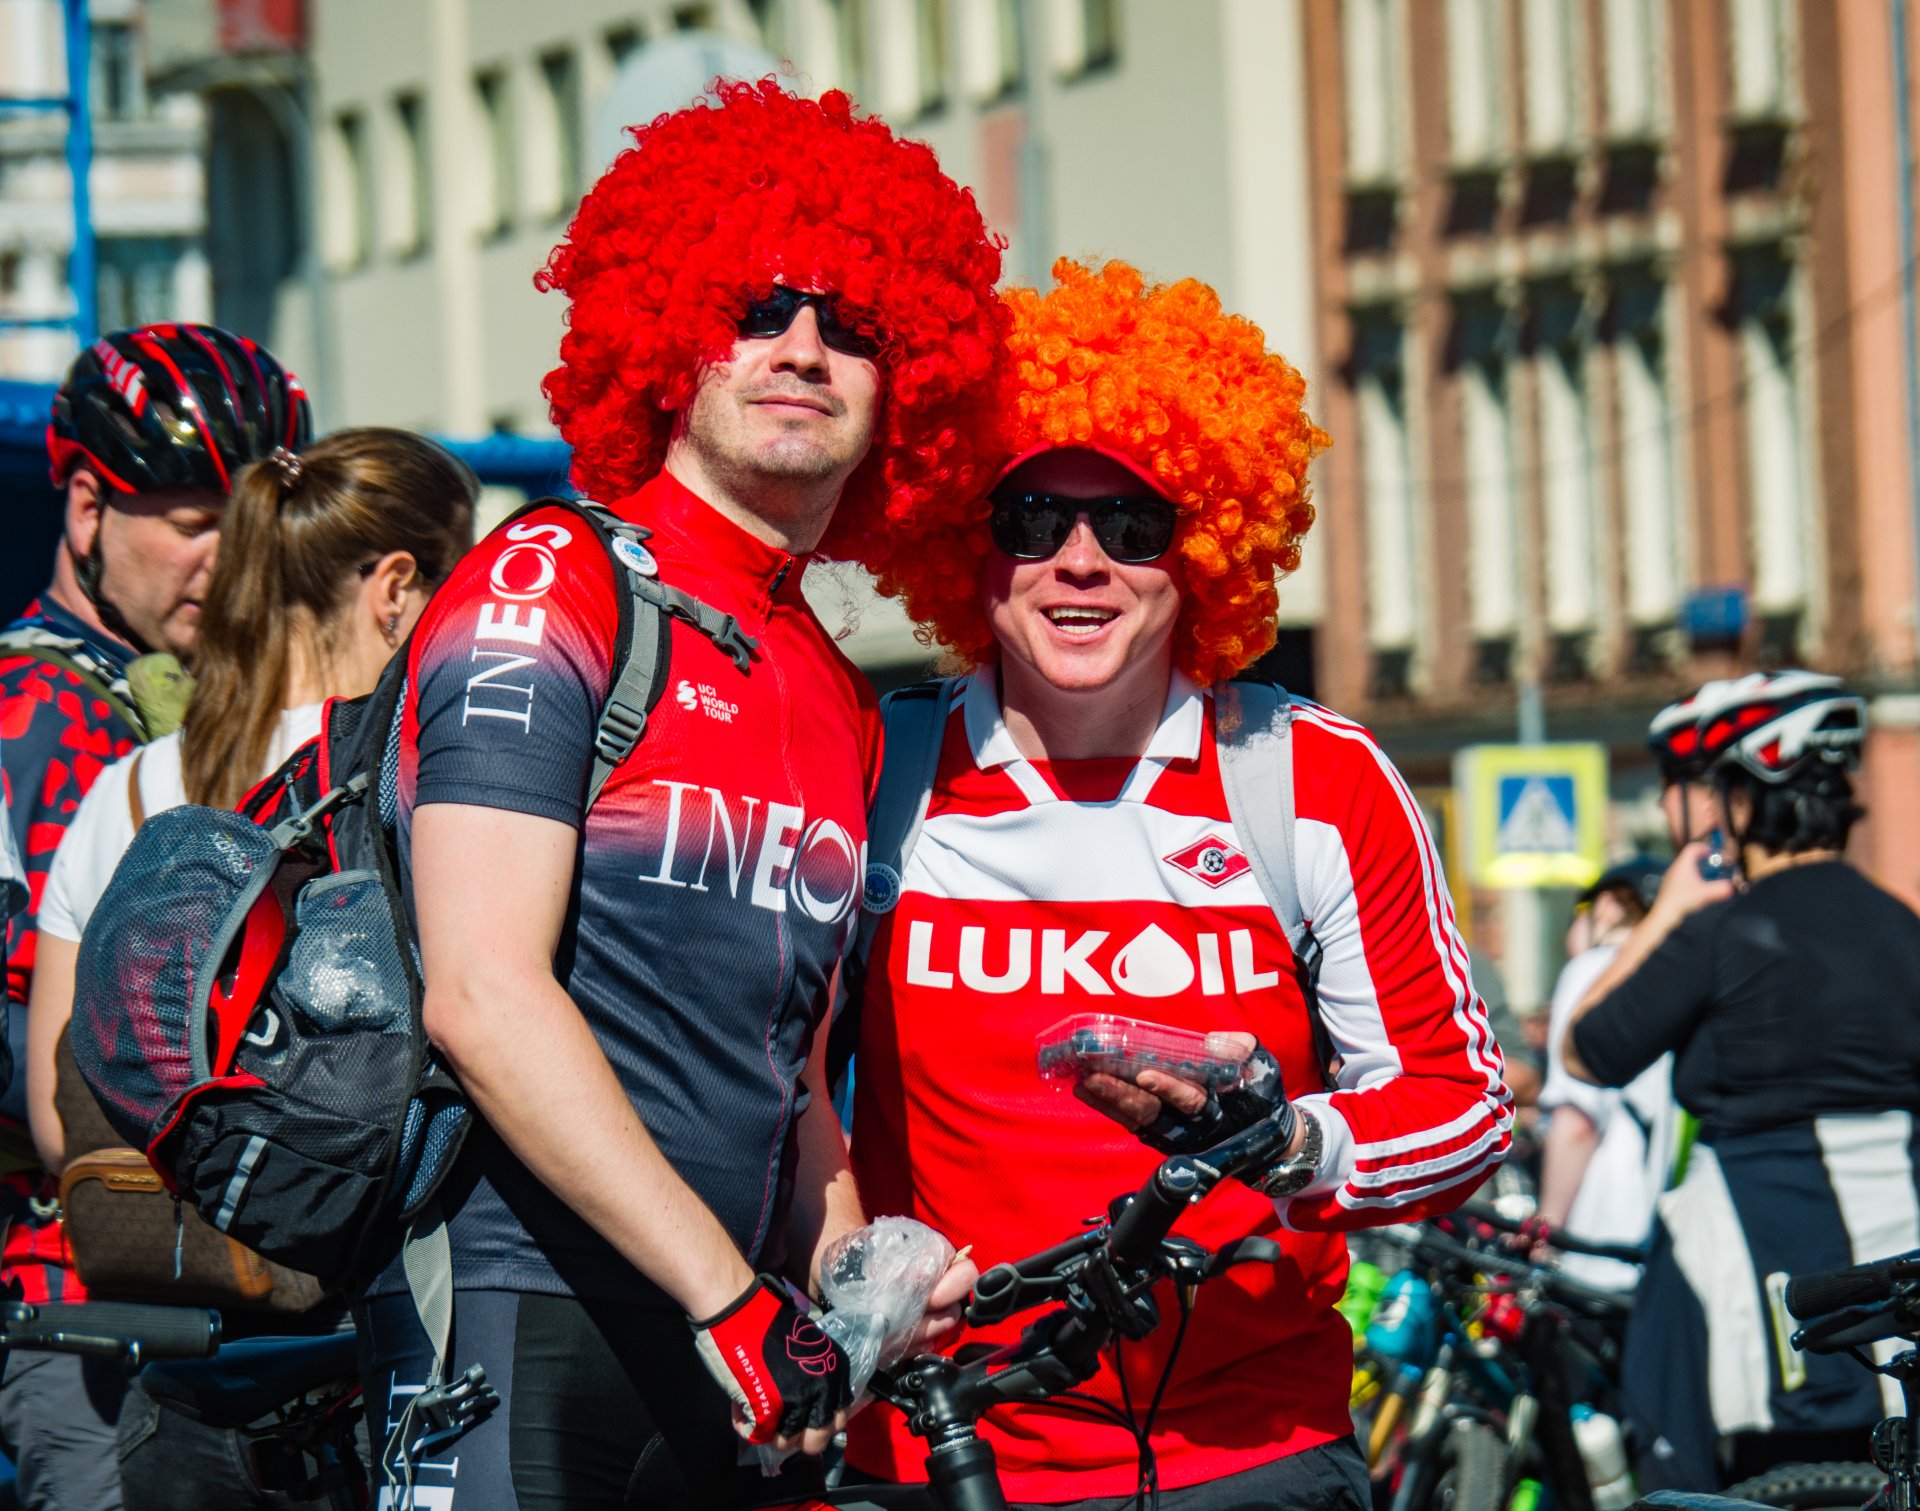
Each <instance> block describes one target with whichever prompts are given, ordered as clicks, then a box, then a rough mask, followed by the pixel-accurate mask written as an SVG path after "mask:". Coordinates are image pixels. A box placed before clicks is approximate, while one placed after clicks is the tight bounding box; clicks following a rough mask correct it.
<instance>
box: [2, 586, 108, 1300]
mask: <svg viewBox="0 0 1920 1511" xmlns="http://www.w3.org/2000/svg"><path fill="white" fill-rule="evenodd" d="M17 622H18V623H21V624H26V625H30V626H33V627H35V628H39V629H43V630H46V631H48V632H49V633H51V634H52V635H55V636H59V637H63V638H68V639H72V640H77V641H80V642H82V644H83V647H84V652H85V654H87V656H88V658H89V659H90V660H91V661H93V662H95V663H97V664H98V665H99V666H100V667H101V669H102V670H103V671H104V672H106V673H107V675H108V676H113V675H117V674H118V673H119V672H120V671H122V670H124V668H125V666H126V663H127V661H128V660H129V659H130V658H131V656H132V654H133V653H132V652H131V651H130V650H128V649H127V647H125V646H124V645H121V644H119V643H118V642H116V641H112V640H109V639H107V638H106V637H105V636H103V635H101V634H100V633H99V632H98V631H96V630H92V629H89V628H88V627H87V626H86V625H83V624H81V623H80V621H78V620H77V619H74V618H73V617H72V616H71V615H69V614H66V613H63V612H62V611H61V610H60V609H59V608H58V607H57V606H56V605H54V604H52V603H49V602H46V601H44V600H42V601H39V602H36V603H33V604H30V605H29V606H28V607H27V610H26V612H25V613H24V614H23V615H22V616H21V619H20V620H19V621H17ZM135 743H136V742H135V739H134V732H133V730H132V729H130V728H129V727H128V726H127V724H126V722H125V721H124V720H123V719H121V718H120V716H119V715H118V714H117V713H116V712H115V710H114V709H113V707H112V705H111V704H109V703H108V702H107V701H106V700H105V699H103V698H101V697H99V696H98V695H97V694H96V693H94V692H92V691H90V690H89V689H88V687H87V684H86V681H85V679H84V678H82V677H81V676H80V674H79V673H78V672H76V671H73V670H71V669H69V668H67V667H64V666H59V665H56V664H54V663H53V662H50V661H47V660H44V659H42V658H41V657H38V656H34V655H28V654H21V653H18V652H15V653H7V652H4V651H0V796H4V798H5V800H6V807H7V822H8V823H9V824H10V825H11V826H12V829H13V837H14V842H15V843H16V844H17V845H18V847H19V851H20V859H21V860H22V862H23V863H24V864H25V866H26V871H27V910H26V912H25V913H23V914H21V915H20V916H19V917H17V918H15V919H14V920H13V922H12V924H11V925H10V926H9V928H8V931H7V1012H8V1014H9V1015H10V1016H11V1015H15V1014H18V1015H21V1016H22V1017H24V1015H25V1012H26V1003H27V990H28V988H29V986H30V985H31V984H32V981H33V957H34V949H35V945H36V943H37V941H38V934H37V930H36V924H37V923H38V920H39V911H40V894H41V893H42V891H43V890H44V889H45V888H46V884H47V873H48V872H49V871H50V870H51V869H52V868H53V853H54V851H55V850H56V849H58V848H59V845H60V841H61V839H62V837H64V836H65V834H66V832H67V826H68V825H69V824H71V823H72V822H73V815H74V814H75V813H76V812H77V811H78V810H79V807H80V800H81V799H82V798H83V797H85V796H86V795H87V789H88V788H90V787H91V786H92V785H93V781H94V778H95V777H97V776H99V774H100V772H101V769H102V768H103V767H104V766H106V765H107V764H108V763H109V762H111V761H116V760H118V759H119V758H120V757H121V756H123V755H126V754H128V753H129V752H131V751H132V750H133V748H134V745H135ZM24 1037H25V1036H24V1035H23V1034H21V1033H19V1032H17V1031H16V1032H15V1033H14V1034H13V1035H12V1038H13V1040H14V1043H15V1044H16V1045H18V1044H20V1043H22V1042H23V1041H24ZM17 1059H18V1055H17V1054H16V1060H17ZM24 1071H25V1067H24V1066H23V1065H20V1064H18V1063H16V1065H15V1076H16V1077H20V1076H22V1075H24ZM22 1084H24V1083H22ZM10 1100H11V1101H12V1102H13V1103H14V1104H15V1105H16V1106H17V1105H20V1104H21V1098H20V1097H19V1096H17V1095H16V1096H14V1097H12V1098H11V1099H10ZM5 1121H6V1122H7V1123H8V1124H9V1125H11V1126H13V1127H14V1128H15V1130H16V1131H19V1127H18V1122H17V1120H16V1119H6V1120H5ZM52 1197H53V1190H52V1182H51V1181H50V1180H48V1179H46V1178H45V1177H43V1176H39V1175H35V1174H31V1173H25V1174H18V1175H10V1176H8V1177H6V1179H5V1180H4V1181H0V1219H3V1220H4V1221H5V1222H6V1224H7V1230H6V1243H5V1248H4V1252H0V1283H5V1282H9V1281H12V1280H15V1279H18V1280H19V1281H20V1283H21V1285H22V1287H23V1289H24V1292H25V1299H26V1300H28V1301H48V1300H53V1301H75V1300H83V1299H85V1298H84V1293H83V1292H82V1290H81V1287H80V1282H79V1279H78V1278H77V1277H76V1276H75V1275H74V1274H73V1272H72V1270H71V1268H70V1267H69V1261H68V1258H67V1252H66V1243H65V1241H64V1236H63V1234H62V1231H61V1228H60V1225H59V1223H58V1222H57V1221H55V1220H54V1218H53V1216H52V1213H53V1206H52Z"/></svg>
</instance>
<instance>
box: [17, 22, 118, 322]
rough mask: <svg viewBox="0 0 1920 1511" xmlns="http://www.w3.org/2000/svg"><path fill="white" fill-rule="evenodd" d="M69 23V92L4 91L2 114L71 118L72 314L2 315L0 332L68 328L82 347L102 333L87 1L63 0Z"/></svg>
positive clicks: (69, 265) (69, 282) (69, 267)
mask: <svg viewBox="0 0 1920 1511" xmlns="http://www.w3.org/2000/svg"><path fill="white" fill-rule="evenodd" d="M59 4H60V9H61V13H62V15H63V17H64V19H65V21H66V39H67V92H66V93H65V94H58V95H0V115H21V114H30V113H35V112H39V113H52V112H56V111H58V112H63V113H64V114H65V115H66V117H67V171H68V173H69V174H70V175H71V176H72V178H73V250H72V252H71V253H70V254H69V255H68V257H67V285H68V287H69V288H70V289H71V290H72V291H73V313H72V314H70V315H49V316H41V317H38V318H32V319H29V318H25V317H17V316H15V317H9V316H6V315H0V330H8V329H11V330H36V329H37V330H47V329H53V330H70V331H72V332H73V335H74V340H75V343H76V345H78V346H83V347H84V346H86V345H87V344H88V343H90V342H91V341H92V340H93V339H94V338H95V337H96V336H98V335H99V334H100V294H99V287H98V281H97V270H98V266H99V263H98V258H97V255H96V252H95V248H94V238H93V187H92V185H91V183H90V182H89V178H90V170H91V169H92V166H93V100H92V93H93V89H92V76H91V57H92V50H93V48H92V44H93V36H92V33H91V31H90V30H89V28H88V25H87V0H59Z"/></svg>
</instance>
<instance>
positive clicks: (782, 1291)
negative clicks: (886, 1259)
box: [689, 1275, 853, 1443]
mask: <svg viewBox="0 0 1920 1511" xmlns="http://www.w3.org/2000/svg"><path fill="white" fill-rule="evenodd" d="M689 1320H691V1319H689ZM693 1332H694V1343H695V1346H696V1347H697V1348H698V1349H699V1350H700V1359H701V1362H702V1363H704V1364H705V1365H706V1366H707V1370H708V1372H709V1373H710V1374H711V1375H712V1376H713V1377H714V1379H716V1380H718V1381H719V1382H720V1385H721V1387H722V1388H723V1389H724V1390H725V1391H726V1392H727V1394H728V1395H729V1396H731V1397H732V1398H733V1404H734V1408H735V1410H736V1412H737V1413H738V1415H739V1418H740V1419H741V1420H742V1421H743V1422H745V1423H749V1424H751V1426H752V1429H753V1430H752V1431H751V1432H750V1433H748V1434H747V1439H748V1441H749V1442H754V1443H770V1442H772V1441H773V1440H774V1439H775V1438H776V1437H781V1438H790V1437H798V1436H799V1435H800V1434H801V1433H802V1432H804V1431H806V1430H807V1429H808V1428H811V1427H820V1428H826V1427H833V1426H836V1425H837V1422H836V1418H838V1417H839V1415H840V1413H842V1412H843V1411H845V1410H846V1409H847V1408H848V1407H849V1406H851V1405H852V1404H853V1387H852V1381H851V1379H850V1378H849V1374H848V1369H847V1356H846V1355H845V1354H844V1353H842V1352H841V1351H840V1345H839V1344H837V1343H835V1342H834V1341H833V1339H831V1338H829V1337H828V1336H827V1335H826V1334H825V1333H824V1332H822V1331H821V1330H820V1327H819V1324H818V1323H816V1322H815V1321H814V1320H813V1318H812V1317H810V1316H808V1315H807V1310H806V1299H805V1298H804V1297H802V1296H800V1295H798V1293H797V1292H795V1291H794V1290H793V1289H792V1288H791V1287H789V1286H788V1285H787V1284H786V1283H785V1282H784V1281H780V1280H776V1279H775V1278H774V1277H773V1276H771V1275H757V1276H755V1277H754V1281H753V1284H752V1285H750V1286H748V1287H747V1290H746V1293H745V1294H744V1295H742V1296H741V1297H740V1298H739V1299H738V1300H736V1301H735V1302H734V1303H733V1305H732V1306H730V1307H728V1308H727V1309H726V1310H725V1311H724V1312H721V1313H720V1314H719V1315H718V1316H716V1317H709V1318H707V1319H706V1320H705V1321H704V1322H693Z"/></svg>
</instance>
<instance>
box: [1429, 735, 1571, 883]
mask: <svg viewBox="0 0 1920 1511" xmlns="http://www.w3.org/2000/svg"><path fill="white" fill-rule="evenodd" d="M1453 773H1454V788H1455V791H1456V793H1457V794H1458V799H1459V804H1460V808H1461V812H1462V814H1463V816H1464V819H1465V824H1464V827H1465V830H1466V836H1467V871H1468V876H1469V878H1470V879H1471V881H1472V882H1473V884H1474V885H1475V886H1481V887H1584V886H1586V885H1587V883H1588V882H1590V881H1592V880H1593V879H1594V877H1596V876H1598V875H1599V874H1600V871H1601V868H1602V866H1603V865H1604V863H1605V860H1606V806H1607V751H1606V747H1605V746H1604V745H1594V744H1560V745H1473V746H1469V747H1468V748H1467V749H1465V750H1462V751H1460V752H1459V754H1458V755H1456V756H1455V757H1454V763H1453Z"/></svg>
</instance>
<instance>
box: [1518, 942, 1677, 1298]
mask: <svg viewBox="0 0 1920 1511" xmlns="http://www.w3.org/2000/svg"><path fill="white" fill-rule="evenodd" d="M1618 949H1619V947H1618V946H1617V945H1611V944H1599V945H1595V946H1594V947H1593V948H1592V949H1590V950H1588V951H1586V952H1585V953H1584V954H1580V955H1576V956H1574V958H1573V959H1571V960H1569V961H1568V962H1567V963H1566V967H1565V968H1564V969H1563V970H1562V971H1561V972H1560V979H1559V981H1558V982H1556V983H1555V984H1554V988H1553V1006H1552V1008H1551V1010H1550V1011H1551V1016H1550V1018H1549V1020H1548V1026H1547V1079H1546V1084H1545V1085H1544V1086H1542V1087H1541V1090H1540V1106H1541V1107H1542V1108H1543V1109H1544V1110H1547V1111H1552V1110H1553V1109H1555V1108H1559V1107H1572V1108H1576V1109H1577V1110H1579V1111H1580V1112H1582V1113H1585V1114H1586V1116H1587V1117H1588V1118H1589V1119H1591V1120H1592V1122H1593V1127H1594V1132H1595V1133H1596V1134H1597V1135H1598V1137H1599V1142H1598V1143H1597V1144H1596V1145H1595V1146H1594V1151H1593V1159H1592V1161H1591V1162H1590V1163H1589V1164H1588V1165H1587V1173H1586V1175H1585V1176H1584V1177H1583V1178H1582V1179H1581V1182H1580V1189H1579V1191H1577V1192H1576V1193H1575V1194H1574V1198H1573V1205H1572V1207H1570V1208H1569V1209H1568V1211H1567V1221H1566V1230H1567V1231H1568V1232H1569V1233H1571V1234H1573V1235H1574V1236H1575V1237H1576V1238H1591V1239H1594V1240H1596V1241H1598V1242H1601V1243H1640V1242H1643V1241H1644V1240H1645V1238H1646V1236H1647V1234H1648V1232H1649V1231H1651V1229H1652V1227H1653V1203H1654V1199H1655V1198H1656V1197H1658V1196H1659V1195H1660V1193H1661V1191H1662V1190H1664V1189H1665V1187H1666V1183H1667V1171H1668V1170H1669V1169H1670V1168H1671V1166H1672V1164H1673V1152H1674V1139H1675V1136H1676V1132H1677V1127H1678V1121H1679V1109H1678V1108H1677V1107H1676V1106H1675V1105H1674V1101H1673V1056H1672V1055H1670V1054H1669V1055H1662V1056H1661V1057H1660V1058H1659V1059H1658V1060H1656V1061H1655V1062H1654V1063H1653V1064H1652V1065H1649V1066H1648V1067H1647V1068H1646V1069H1645V1070H1643V1071H1642V1072H1641V1073H1640V1074H1639V1075H1638V1076H1636V1077H1635V1078H1634V1079H1633V1080H1632V1081H1631V1082H1630V1083H1628V1085H1627V1086H1626V1087H1624V1088H1623V1089H1620V1090H1614V1089H1611V1088H1608V1087H1603V1086H1590V1085H1588V1084H1587V1083H1586V1082H1585V1081H1578V1080H1575V1079H1574V1078H1573V1076H1572V1075H1570V1074H1569V1073H1568V1071H1567V1062H1566V1058H1565V1056H1564V1055H1563V1053H1562V1051H1561V1039H1562V1036H1563V1035H1564V1034H1565V1033H1566V1031H1567V1020H1568V1019H1569V1018H1570V1017H1572V1016H1573V1010H1574V1008H1575V1007H1577V1006H1579V1003H1580V999H1581V998H1582V997H1584V996H1586V994H1587V991H1588V989H1589V988H1591V987H1592V985H1593V983H1594V982H1595V981H1597V980H1598V979H1599V978H1600V973H1601V972H1602V971H1604V970H1606V968H1607V967H1608V966H1609V965H1610V964H1612V962H1613V957H1614V955H1615V954H1616V953H1618ZM1563 1268H1564V1269H1565V1270H1566V1272H1567V1273H1568V1274H1569V1275H1571V1276H1573V1277H1574V1278H1575V1279H1577V1280H1584V1281H1586V1282H1587V1283H1588V1284H1589V1285H1599V1286H1605V1287H1607V1288H1608V1289H1609V1290H1616V1291H1625V1290H1631V1289H1633V1288H1634V1287H1635V1286H1637V1285H1638V1284H1639V1283H1640V1271H1639V1269H1638V1268H1637V1267H1635V1266H1633V1265H1630V1264H1622V1263H1621V1262H1620V1261H1619V1260H1616V1259H1595V1258H1592V1257H1589V1256H1587V1255H1584V1254H1569V1255H1568V1256H1567V1258H1566V1262H1565V1264H1564V1266H1563Z"/></svg>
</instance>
